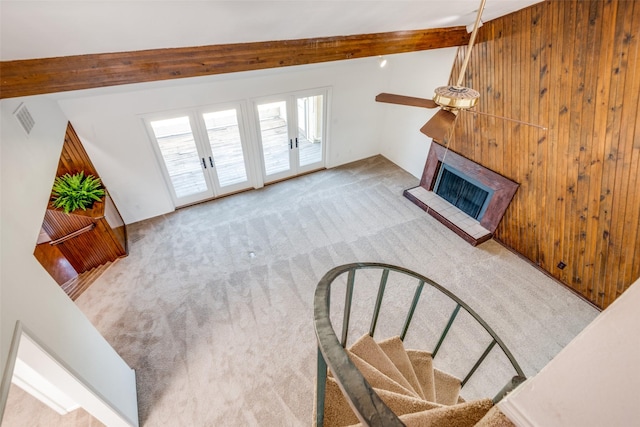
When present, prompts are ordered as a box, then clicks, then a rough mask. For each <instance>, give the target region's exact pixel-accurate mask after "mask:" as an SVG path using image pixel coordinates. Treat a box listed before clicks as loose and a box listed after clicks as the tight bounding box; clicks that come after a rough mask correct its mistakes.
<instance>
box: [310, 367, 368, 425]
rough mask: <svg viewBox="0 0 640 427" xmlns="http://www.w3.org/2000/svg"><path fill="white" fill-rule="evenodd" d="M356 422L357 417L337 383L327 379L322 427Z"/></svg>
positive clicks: (329, 378)
mask: <svg viewBox="0 0 640 427" xmlns="http://www.w3.org/2000/svg"><path fill="white" fill-rule="evenodd" d="M314 419H315V414H314ZM357 422H358V417H356V414H354V413H353V410H352V409H351V407H350V406H349V403H348V402H347V399H346V398H345V397H344V395H343V394H342V391H341V390H340V386H338V382H337V381H336V380H335V379H333V378H331V377H328V378H327V387H326V390H325V398H324V426H325V427H337V426H346V425H350V424H355V423H357Z"/></svg>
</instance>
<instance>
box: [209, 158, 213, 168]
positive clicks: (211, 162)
mask: <svg viewBox="0 0 640 427" xmlns="http://www.w3.org/2000/svg"><path fill="white" fill-rule="evenodd" d="M209 164H211V167H213V159H212V158H211V156H209Z"/></svg>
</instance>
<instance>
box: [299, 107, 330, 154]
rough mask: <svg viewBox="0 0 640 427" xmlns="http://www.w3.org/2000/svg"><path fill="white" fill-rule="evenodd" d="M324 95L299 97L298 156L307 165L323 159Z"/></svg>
mask: <svg viewBox="0 0 640 427" xmlns="http://www.w3.org/2000/svg"><path fill="white" fill-rule="evenodd" d="M322 104H323V96H322V95H316V96H307V97H304V98H298V102H297V107H298V158H299V165H300V166H306V165H310V164H313V163H318V162H321V161H322V140H323V137H324V136H323V134H322V132H323V129H324V126H323V123H324V117H323V112H324V106H323V105H322Z"/></svg>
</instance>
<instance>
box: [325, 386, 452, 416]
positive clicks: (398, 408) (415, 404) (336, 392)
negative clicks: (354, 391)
mask: <svg viewBox="0 0 640 427" xmlns="http://www.w3.org/2000/svg"><path fill="white" fill-rule="evenodd" d="M373 390H374V391H375V392H376V394H377V395H378V396H379V397H380V399H381V400H382V401H383V402H384V403H385V405H387V406H388V407H389V409H391V410H392V411H393V413H395V414H396V415H404V414H410V413H413V412H424V411H428V410H431V409H436V408H441V407H442V405H439V404H437V403H434V402H427V401H426V400H422V399H418V398H415V397H411V396H407V395H404V394H400V393H394V392H391V391H388V390H384V389H379V388H375V387H374V388H373ZM324 407H325V413H324V425H325V426H327V427H329V426H347V425H351V424H356V423H358V418H357V417H356V415H355V414H354V413H353V410H352V409H351V407H350V406H349V404H348V402H347V399H346V398H345V397H344V395H343V394H342V391H341V390H340V387H339V386H338V383H337V382H336V380H335V379H334V378H327V387H326V394H325V406H324Z"/></svg>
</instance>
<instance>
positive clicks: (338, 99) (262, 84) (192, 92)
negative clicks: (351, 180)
mask: <svg viewBox="0 0 640 427" xmlns="http://www.w3.org/2000/svg"><path fill="white" fill-rule="evenodd" d="M455 51H456V49H455V48H449V49H439V50H432V51H425V52H415V53H409V54H401V55H391V56H389V57H388V59H389V64H388V66H387V67H386V68H383V69H381V68H379V66H378V62H377V58H363V59H357V60H350V61H339V62H331V63H324V64H314V65H306V66H299V67H287V68H279V69H271V70H262V71H252V72H244V73H234V74H225V75H218V76H210V77H201V78H191V79H184V80H173V81H169V82H155V83H146V84H138V85H128V86H122V87H115V88H106V89H95V90H88V91H78V92H72V93H67V94H60V95H56V98H57V99H59V102H60V106H61V108H62V110H63V111H64V113H65V115H66V116H67V117H68V118H69V120H70V121H71V123H72V124H73V126H74V128H75V129H76V131H77V132H78V134H79V136H80V138H81V139H82V141H83V143H84V145H85V148H86V150H87V152H88V153H89V155H90V157H91V159H92V160H93V162H94V164H95V166H96V168H97V170H98V172H99V174H100V175H101V177H102V179H103V180H104V182H105V184H106V186H107V187H108V188H109V191H110V192H111V194H112V196H113V198H114V200H115V202H116V205H117V206H118V208H119V209H120V212H121V214H122V216H123V217H124V220H125V222H127V223H132V222H136V221H140V220H143V219H146V218H150V217H154V216H157V215H161V214H164V213H167V212H170V211H172V210H173V204H172V202H171V197H170V195H169V192H168V190H167V187H166V184H165V182H164V180H163V178H162V175H161V172H160V169H159V167H158V164H157V161H156V158H155V156H154V153H153V150H152V146H151V142H150V141H149V137H148V135H147V133H146V130H145V128H144V126H143V122H142V118H141V116H142V115H145V114H149V113H155V112H163V111H170V110H180V109H189V108H195V107H199V106H205V105H215V104H217V103H225V102H231V101H247V102H248V101H249V100H251V99H252V98H258V97H262V96H268V95H274V94H279V93H287V92H293V91H298V90H305V89H311V88H319V87H331V88H332V91H331V100H330V106H329V107H330V123H329V135H328V147H329V151H328V153H327V163H326V164H327V167H334V166H338V165H341V164H344V163H348V162H352V161H355V160H359V159H363V158H366V157H370V156H373V155H376V154H383V155H385V156H386V157H388V158H389V159H390V160H392V161H394V162H395V163H397V164H398V165H399V166H401V167H403V168H405V169H407V170H408V171H410V172H411V173H413V174H414V175H416V176H420V174H421V172H422V167H423V166H424V161H425V159H426V155H427V149H428V139H427V138H426V137H425V136H424V135H422V134H421V133H420V132H419V129H420V127H421V126H422V124H424V122H426V121H427V119H428V118H429V117H430V115H431V114H433V113H434V112H435V111H431V110H422V109H418V108H412V107H404V106H393V105H390V104H380V103H376V102H375V101H374V98H375V96H376V95H377V94H378V93H379V92H382V91H389V90H395V91H398V92H399V93H404V94H408V95H413V96H426V97H429V98H430V97H431V96H432V94H433V89H434V88H435V87H437V86H440V85H443V84H445V83H446V82H447V80H448V75H449V70H450V69H451V64H452V63H453V55H454V54H455Z"/></svg>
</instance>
